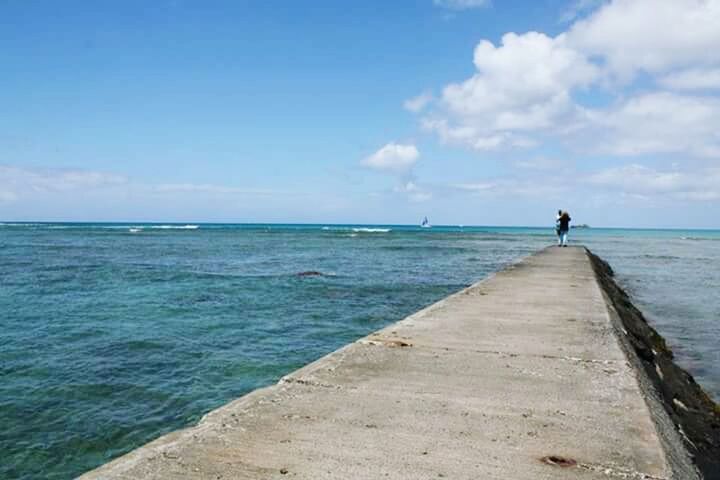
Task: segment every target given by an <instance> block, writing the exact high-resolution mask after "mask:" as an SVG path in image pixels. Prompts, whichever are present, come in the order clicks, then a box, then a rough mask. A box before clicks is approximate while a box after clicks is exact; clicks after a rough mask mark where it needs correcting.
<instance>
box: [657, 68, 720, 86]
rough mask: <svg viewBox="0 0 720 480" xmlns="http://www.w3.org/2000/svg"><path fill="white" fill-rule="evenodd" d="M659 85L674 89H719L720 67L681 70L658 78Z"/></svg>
mask: <svg viewBox="0 0 720 480" xmlns="http://www.w3.org/2000/svg"><path fill="white" fill-rule="evenodd" d="M658 83H660V85H662V86H663V87H666V88H670V89H675V90H703V89H708V90H709V89H716V90H717V89H720V68H706V69H702V68H695V69H689V70H681V71H679V72H674V73H671V74H668V75H666V76H664V77H661V78H660V79H659V82H658Z"/></svg>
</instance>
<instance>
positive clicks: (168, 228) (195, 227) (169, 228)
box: [149, 225, 200, 230]
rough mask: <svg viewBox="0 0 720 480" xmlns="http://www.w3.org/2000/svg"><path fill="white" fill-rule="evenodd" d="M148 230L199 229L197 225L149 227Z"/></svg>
mask: <svg viewBox="0 0 720 480" xmlns="http://www.w3.org/2000/svg"><path fill="white" fill-rule="evenodd" d="M149 228H156V229H159V230H197V229H198V228H200V226H199V225H151V226H150V227H149Z"/></svg>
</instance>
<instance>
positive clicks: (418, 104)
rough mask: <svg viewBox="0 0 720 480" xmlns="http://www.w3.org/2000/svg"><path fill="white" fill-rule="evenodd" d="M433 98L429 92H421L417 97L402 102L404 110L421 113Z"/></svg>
mask: <svg viewBox="0 0 720 480" xmlns="http://www.w3.org/2000/svg"><path fill="white" fill-rule="evenodd" d="M432 100H433V96H432V93H430V92H423V93H421V94H420V95H418V96H417V97H413V98H410V99H408V100H405V102H403V106H404V107H405V110H408V111H410V112H413V113H418V112H420V111H422V110H423V109H424V108H425V107H426V106H427V105H428V104H429V103H430V102H432Z"/></svg>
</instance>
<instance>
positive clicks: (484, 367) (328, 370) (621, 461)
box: [81, 247, 697, 480]
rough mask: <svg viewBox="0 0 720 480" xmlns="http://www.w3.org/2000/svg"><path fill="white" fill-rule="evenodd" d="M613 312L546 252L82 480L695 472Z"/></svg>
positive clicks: (593, 283)
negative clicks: (647, 390)
mask: <svg viewBox="0 0 720 480" xmlns="http://www.w3.org/2000/svg"><path fill="white" fill-rule="evenodd" d="M612 315H613V309H612V308H611V307H610V305H609V303H608V300H607V298H606V296H605V294H604V292H603V290H602V289H601V287H600V285H599V283H598V280H597V278H596V274H595V272H594V271H593V267H592V264H591V261H590V258H589V256H588V254H587V252H586V250H585V249H584V248H580V247H570V248H556V247H551V248H547V249H545V250H543V251H541V252H539V253H537V254H535V255H533V256H531V257H528V258H526V259H524V260H523V261H521V262H519V263H517V264H515V265H514V266H512V267H510V268H508V269H506V270H503V271H501V272H499V273H497V274H495V275H494V276H492V277H491V278H489V279H487V280H484V281H482V282H480V283H477V284H475V285H473V286H471V287H469V288H467V289H465V290H463V291H461V292H459V293H457V294H455V295H452V296H450V297H448V298H446V299H445V300H442V301H440V302H438V303H436V304H435V305H432V306H430V307H428V308H426V309H424V310H422V311H420V312H418V313H416V314H414V315H412V316H410V317H408V318H406V319H404V320H402V321H400V322H398V323H395V324H393V325H390V326H389V327H387V328H385V329H383V330H381V331H379V332H376V333H375V334H372V335H370V336H368V337H365V338H362V339H360V340H358V341H357V342H354V343H352V344H350V345H348V346H346V347H344V348H341V349H340V350H338V351H336V352H333V353H331V354H329V355H328V356H326V357H324V358H322V359H320V360H318V361H316V362H314V363H312V364H310V365H308V366H306V367H304V368H302V369H300V370H298V371H296V372H293V373H291V374H289V375H288V376H286V377H285V378H283V379H282V380H281V381H280V382H279V383H278V384H277V385H273V386H271V387H267V388H264V389H260V390H257V391H255V392H252V393H250V394H248V395H246V396H244V397H242V398H240V399H238V400H235V401H233V402H231V403H229V404H227V405H225V406H223V407H221V408H219V409H217V410H214V411H212V412H210V413H209V414H208V415H207V416H206V417H205V418H204V419H203V420H202V421H201V422H200V423H199V424H198V425H197V426H194V427H191V428H188V429H185V430H181V431H177V432H174V433H171V434H168V435H165V436H163V437H160V438H159V439H157V440H155V441H153V442H151V443H149V444H148V445H145V446H144V447H141V448H139V449H137V450H135V451H133V452H131V453H129V454H127V455H125V456H122V457H120V458H118V459H116V460H114V461H112V462H110V463H108V464H106V465H104V466H102V467H100V468H98V469H96V470H93V471H91V472H89V473H87V474H85V475H83V476H82V477H81V478H82V479H84V480H89V479H124V480H127V479H287V478H294V479H312V480H317V479H353V480H362V479H382V478H386V479H438V478H447V479H498V480H499V479H503V480H507V479H533V480H535V479H603V480H613V479H643V478H645V479H655V480H658V479H670V478H697V477H695V475H694V473H693V472H692V471H687V472H684V473H682V474H678V473H677V472H676V473H673V470H674V469H675V467H674V466H673V462H674V461H673V460H672V459H671V458H670V457H672V456H673V455H675V454H673V453H668V448H667V446H666V443H667V442H666V440H664V439H663V438H664V434H663V432H662V425H660V426H658V423H657V421H654V418H655V416H656V414H657V413H656V412H653V405H652V402H646V398H645V396H644V394H643V391H642V388H641V384H642V379H640V378H639V376H640V375H641V372H640V371H639V370H638V369H637V368H635V367H634V366H633V362H632V361H631V359H629V358H627V357H626V352H625V350H624V349H623V347H622V343H621V341H620V339H619V338H618V333H617V332H616V327H613V321H612ZM661 413H662V412H661ZM660 423H661V424H662V422H660ZM666 433H667V432H666ZM670 435H674V432H670ZM679 455H680V456H681V457H682V456H683V453H682V452H680V453H679ZM684 461H685V459H682V458H681V459H680V460H679V463H681V464H682V463H683V462H684Z"/></svg>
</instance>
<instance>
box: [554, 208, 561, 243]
mask: <svg viewBox="0 0 720 480" xmlns="http://www.w3.org/2000/svg"><path fill="white" fill-rule="evenodd" d="M560 217H562V210H558V213H557V216H556V217H555V235H557V237H558V247H559V246H560V245H562V243H561V242H560Z"/></svg>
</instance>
